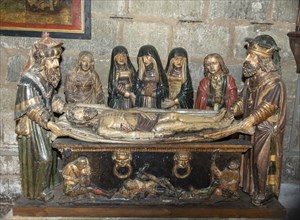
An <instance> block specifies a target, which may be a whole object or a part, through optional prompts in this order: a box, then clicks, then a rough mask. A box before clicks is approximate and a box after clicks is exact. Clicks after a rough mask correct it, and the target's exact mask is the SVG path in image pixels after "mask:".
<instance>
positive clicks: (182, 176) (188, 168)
mask: <svg viewBox="0 0 300 220" xmlns="http://www.w3.org/2000/svg"><path fill="white" fill-rule="evenodd" d="M179 168H181V169H182V167H179V166H177V165H174V167H173V169H172V172H173V174H174V176H176V177H177V178H178V179H184V178H187V177H188V176H189V175H190V174H191V167H190V165H189V164H188V165H187V166H186V167H185V170H186V173H185V174H183V175H181V174H179V173H178V171H177V170H178V169H179Z"/></svg>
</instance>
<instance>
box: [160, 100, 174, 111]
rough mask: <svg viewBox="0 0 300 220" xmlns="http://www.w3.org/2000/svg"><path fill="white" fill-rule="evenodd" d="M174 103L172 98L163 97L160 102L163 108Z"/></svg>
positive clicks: (169, 106)
mask: <svg viewBox="0 0 300 220" xmlns="http://www.w3.org/2000/svg"><path fill="white" fill-rule="evenodd" d="M174 105H175V101H174V100H172V99H165V100H164V101H163V102H162V103H161V107H162V108H163V109H167V108H171V107H173V106H174Z"/></svg>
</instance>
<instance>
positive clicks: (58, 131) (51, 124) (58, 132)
mask: <svg viewBox="0 0 300 220" xmlns="http://www.w3.org/2000/svg"><path fill="white" fill-rule="evenodd" d="M47 127H48V129H49V130H50V131H51V132H52V133H53V134H54V135H55V136H57V137H59V136H63V135H64V132H63V130H61V129H60V128H59V127H58V126H57V124H56V123H55V122H53V121H49V122H48V123H47Z"/></svg>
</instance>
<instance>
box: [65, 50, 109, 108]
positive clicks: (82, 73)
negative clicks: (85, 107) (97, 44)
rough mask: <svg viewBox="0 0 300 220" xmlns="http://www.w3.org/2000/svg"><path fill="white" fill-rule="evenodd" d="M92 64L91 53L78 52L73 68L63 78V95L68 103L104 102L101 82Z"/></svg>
mask: <svg viewBox="0 0 300 220" xmlns="http://www.w3.org/2000/svg"><path fill="white" fill-rule="evenodd" d="M94 65H95V61H94V56H93V54H92V53H90V52H88V51H82V52H80V54H79V56H78V61H77V64H76V66H75V68H74V69H73V70H71V71H70V72H69V73H68V74H67V76H66V78H65V96H66V101H67V102H68V103H69V104H74V103H85V104H104V93H103V90H102V84H101V81H100V78H99V75H98V73H97V72H96V71H95V70H94Z"/></svg>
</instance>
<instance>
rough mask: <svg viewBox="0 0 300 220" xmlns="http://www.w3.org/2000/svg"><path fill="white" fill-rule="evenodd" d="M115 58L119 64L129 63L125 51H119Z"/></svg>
mask: <svg viewBox="0 0 300 220" xmlns="http://www.w3.org/2000/svg"><path fill="white" fill-rule="evenodd" d="M115 60H116V62H117V64H119V65H124V64H125V63H127V56H126V54H125V53H118V54H117V55H116V56H115Z"/></svg>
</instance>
